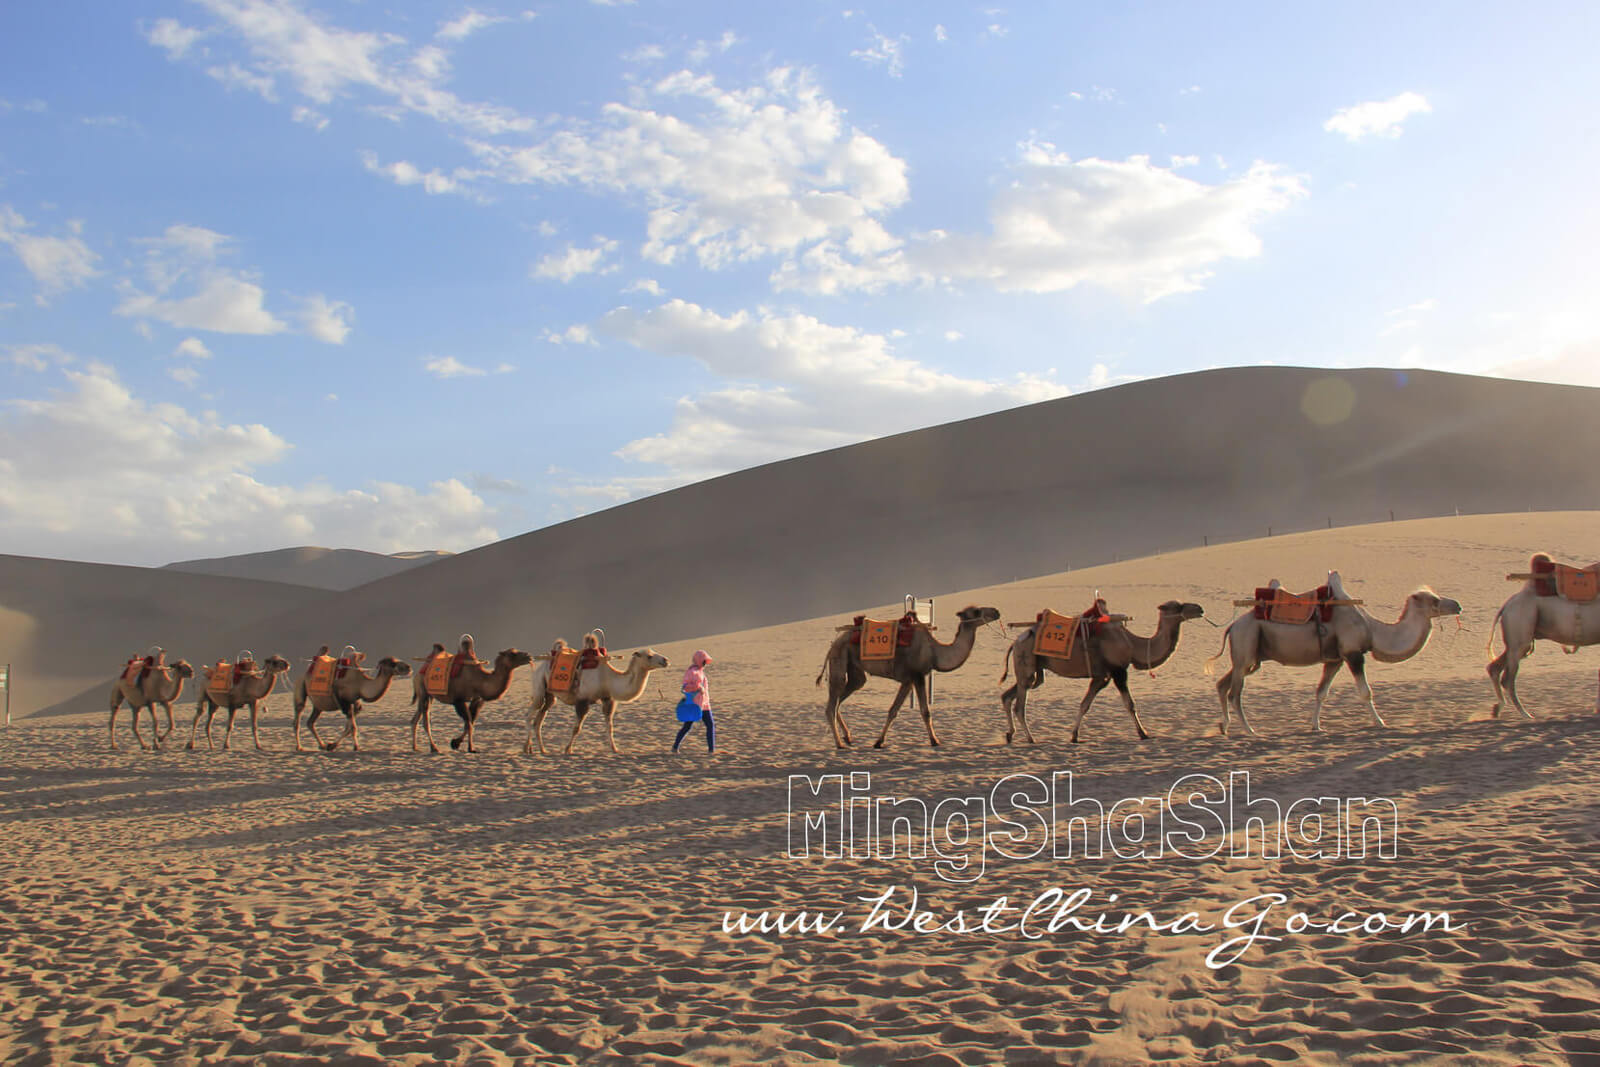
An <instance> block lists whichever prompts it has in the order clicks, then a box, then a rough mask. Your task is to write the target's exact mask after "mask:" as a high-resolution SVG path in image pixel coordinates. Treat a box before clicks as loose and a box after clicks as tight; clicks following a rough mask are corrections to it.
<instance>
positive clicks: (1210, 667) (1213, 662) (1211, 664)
mask: <svg viewBox="0 0 1600 1067" xmlns="http://www.w3.org/2000/svg"><path fill="white" fill-rule="evenodd" d="M1232 638H1233V625H1232V624H1231V623H1230V624H1229V626H1228V628H1227V629H1226V630H1224V631H1222V644H1221V645H1220V646H1219V647H1218V648H1217V654H1216V655H1215V656H1212V657H1211V658H1210V659H1208V660H1206V666H1205V671H1206V677H1207V678H1210V677H1211V676H1212V675H1214V674H1216V673H1217V660H1219V659H1221V658H1222V654H1223V653H1224V652H1226V651H1228V642H1229V641H1230V640H1231V639H1232Z"/></svg>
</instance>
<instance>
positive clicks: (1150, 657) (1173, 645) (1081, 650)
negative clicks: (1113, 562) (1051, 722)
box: [1000, 600, 1205, 745]
mask: <svg viewBox="0 0 1600 1067" xmlns="http://www.w3.org/2000/svg"><path fill="white" fill-rule="evenodd" d="M1156 613H1157V615H1158V616H1159V621H1158V622H1157V623H1156V632H1155V633H1153V634H1151V635H1150V636H1149V637H1140V636H1138V635H1137V634H1132V633H1129V632H1128V628H1127V626H1125V625H1123V624H1122V623H1121V622H1105V623H1100V624H1098V625H1099V629H1098V630H1097V631H1096V632H1095V633H1094V634H1093V636H1088V635H1085V634H1083V633H1082V632H1081V631H1080V633H1079V636H1078V639H1077V640H1076V641H1075V642H1074V643H1073V645H1072V649H1071V654H1070V655H1069V656H1067V657H1065V658H1063V657H1061V656H1042V655H1037V654H1036V653H1035V652H1034V631H1035V629H1036V627H1032V626H1030V627H1028V628H1027V629H1026V630H1023V631H1022V633H1021V634H1019V635H1017V638H1016V640H1014V641H1012V642H1011V648H1010V649H1008V650H1007V652H1006V659H1007V662H1008V664H1010V663H1014V664H1015V665H1016V668H1017V681H1016V683H1015V684H1013V685H1012V686H1011V687H1010V688H1008V689H1007V690H1006V691H1005V692H1003V693H1001V694H1000V706H1001V707H1003V708H1005V712H1006V744H1008V745H1009V744H1010V743H1011V738H1012V736H1013V735H1014V734H1015V733H1016V728H1017V726H1019V725H1020V726H1021V727H1022V736H1023V737H1025V738H1027V739H1028V744H1030V745H1031V744H1033V743H1034V741H1033V731H1032V730H1030V729H1029V728H1028V691H1029V690H1032V689H1037V688H1039V687H1040V686H1041V685H1043V684H1044V675H1045V672H1046V671H1049V672H1051V673H1052V674H1059V675H1061V677H1063V678H1087V679H1089V689H1088V691H1087V692H1085V693H1084V695H1083V701H1082V702H1081V703H1080V704H1079V705H1078V718H1077V719H1076V721H1074V722H1073V724H1072V743H1073V744H1077V743H1078V730H1079V728H1080V727H1081V726H1082V725H1083V717H1084V716H1085V715H1086V714H1088V712H1089V706H1090V705H1091V704H1093V703H1094V698H1095V697H1096V696H1098V695H1099V694H1100V691H1101V690H1102V689H1104V688H1105V687H1106V686H1107V684H1113V683H1114V684H1115V685H1116V687H1117V692H1118V693H1119V694H1121V696H1122V703H1123V706H1124V707H1126V708H1127V709H1128V714H1129V715H1131V716H1132V717H1133V728H1134V729H1135V730H1138V731H1139V740H1141V741H1144V740H1147V739H1148V738H1149V737H1150V735H1149V734H1148V733H1146V732H1145V729H1144V723H1142V722H1140V721H1139V709H1138V708H1137V707H1135V706H1134V703H1133V694H1132V693H1130V692H1128V668H1129V667H1132V668H1133V669H1134V670H1139V671H1153V670H1155V669H1156V668H1157V667H1159V666H1161V665H1162V664H1163V663H1165V662H1167V660H1168V659H1169V658H1171V656H1172V653H1173V652H1174V651H1176V650H1177V648H1178V637H1179V634H1180V632H1181V629H1182V627H1183V624H1184V623H1186V622H1189V621H1190V620H1192V619H1200V618H1204V617H1205V609H1204V608H1202V607H1201V606H1200V605H1199V604H1186V603H1184V602H1182V601H1178V600H1169V601H1167V602H1166V603H1165V604H1162V605H1160V606H1159V607H1157V608H1156ZM1000 680H1001V681H1002V682H1004V681H1005V680H1006V676H1005V674H1004V673H1003V672H1002V673H1001V675H1000ZM1013 702H1014V703H1013ZM1013 715H1015V720H1016V721H1015V723H1013V721H1012V718H1013Z"/></svg>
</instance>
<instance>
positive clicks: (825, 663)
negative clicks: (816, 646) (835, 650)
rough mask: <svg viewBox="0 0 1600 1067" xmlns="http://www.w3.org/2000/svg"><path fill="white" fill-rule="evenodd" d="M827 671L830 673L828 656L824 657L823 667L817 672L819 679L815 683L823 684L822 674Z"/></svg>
mask: <svg viewBox="0 0 1600 1067" xmlns="http://www.w3.org/2000/svg"><path fill="white" fill-rule="evenodd" d="M827 673H828V660H827V657H823V660H822V669H821V670H820V671H818V672H817V680H816V682H815V683H813V684H815V685H821V684H822V676H823V675H825V674H827Z"/></svg>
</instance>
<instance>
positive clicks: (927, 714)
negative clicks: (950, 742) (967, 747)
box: [911, 677, 939, 748]
mask: <svg viewBox="0 0 1600 1067" xmlns="http://www.w3.org/2000/svg"><path fill="white" fill-rule="evenodd" d="M911 684H912V687H913V688H914V689H915V690H916V695H917V700H919V701H920V702H921V703H922V724H923V725H924V726H926V727H927V728H928V744H930V745H932V746H933V747H934V748H938V747H939V735H938V734H936V733H934V732H933V709H932V708H930V707H928V679H927V678H926V677H923V678H918V679H917V680H916V681H915V682H913V683H911Z"/></svg>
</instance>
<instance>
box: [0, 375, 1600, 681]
mask: <svg viewBox="0 0 1600 1067" xmlns="http://www.w3.org/2000/svg"><path fill="white" fill-rule="evenodd" d="M1597 407H1600V390H1596V389H1588V388H1582V387H1577V386H1558V385H1542V384H1534V383H1527V382H1516V381H1506V380H1500V379H1488V378H1477V377H1471V376H1465V375H1453V374H1442V373H1437V372H1427V371H1395V370H1340V371H1328V370H1314V369H1301V368H1287V367H1252V368H1236V369H1225V370H1213V371H1203V372H1198V373H1194V374H1186V375H1178V376H1174V377H1170V378H1162V379H1157V380H1153V381H1146V382H1137V383H1133V384H1130V385H1125V386H1119V387H1116V388H1110V389H1103V390H1098V391H1095V392H1090V393H1085V394H1081V395H1077V396H1071V397H1066V398H1063V399H1060V400H1054V401H1049V402H1046V403H1042V404H1035V405H1031V406H1028V407H1024V408H1017V409H1013V410H1009V411H1004V412H1000V413H997V414H994V415H987V416H983V417H981V418H974V419H968V420H965V421H962V422H957V423H951V424H948V425H944V426H938V427H934V428H931V429H926V430H918V431H914V432H911V433H904V434H899V435H897V436H894V437H888V438H882V439H879V440H875V441H869V442H865V443H863V444H859V445H852V446H849V447H846V448H840V449H835V450H832V451H828V452H822V453H818V454H815V455H810V456H804V457H801V458H798V459H792V460H786V461H783V462H780V463H773V464H768V465H766V466H762V467H756V468H752V469H750V470H746V471H741V472H738V473H735V474H730V475H727V476H724V477H721V478H716V479H712V480H710V481H706V482H701V483H697V484H695V485H690V486H686V487H684V488H681V489H676V490H673V491H671V492H666V493H661V494H658V495H655V496H652V497H647V498H645V499H642V500H638V501H634V502H631V503H628V504H624V505H621V506H619V507H615V508H611V509H609V510H607V511H603V512H599V513H597V514H593V515H588V516H584V517H582V518H579V519H574V520H572V521H570V522H565V523H562V524H560V525H557V526H552V527H548V528H546V529H542V530H536V531H534V532H532V533H527V534H523V535H522V536H519V537H514V538H510V539H508V540H505V541H501V542H498V543H496V544H493V545H489V546H486V547H484V548H480V549H476V550H474V551H471V552H466V553H462V554H460V555H456V556H451V557H448V558H445V559H442V560H440V561H438V562H434V563H430V564H428V565H427V566H423V567H418V568H415V569H412V570H409V571H406V572H404V573H400V574H395V575H391V576H389V577H386V578H381V579H379V580H377V581H373V582H370V583H368V584H366V585H363V586H361V587H359V588H356V589H353V590H350V591H348V592H344V593H335V594H328V595H323V596H318V595H316V594H310V595H309V596H308V594H307V593H306V591H305V590H295V591H293V592H292V593H283V592H281V591H274V592H273V593H272V594H271V595H268V594H267V593H266V592H265V591H261V590H254V589H245V588H243V587H240V588H239V589H237V590H235V591H234V592H233V593H231V594H230V596H231V600H232V605H231V606H232V610H228V611H225V612H214V614H213V617H217V616H218V615H220V616H222V617H225V618H227V619H229V620H232V621H234V622H235V623H236V625H234V626H233V627H232V628H231V629H224V630H223V631H221V632H220V633H218V634H216V635H215V636H213V637H208V638H207V641H208V642H209V643H206V644H205V645H204V647H205V648H207V649H209V648H211V647H212V646H213V645H216V646H219V647H221V648H230V647H235V646H242V647H250V648H253V649H255V650H256V651H257V652H261V653H265V652H268V651H276V652H282V653H283V654H284V655H287V656H290V657H291V658H292V657H299V656H308V655H310V653H311V652H312V651H313V650H315V649H316V647H317V646H318V645H320V644H323V643H343V642H345V641H352V642H356V643H358V644H361V645H362V646H363V647H364V648H366V649H368V650H370V651H372V652H375V653H377V654H396V655H411V656H414V655H419V654H421V653H422V652H423V651H424V650H425V649H426V648H427V647H428V646H429V644H430V643H431V642H433V641H447V642H453V640H454V639H455V637H456V635H457V634H459V633H461V632H463V631H469V632H471V633H473V634H474V635H475V637H476V638H477V641H478V647H479V649H480V650H482V651H485V652H492V651H493V650H495V649H499V648H503V647H506V646H508V645H516V646H518V647H523V648H528V649H530V650H533V651H538V650H540V649H541V648H543V647H545V646H547V645H548V644H549V642H550V641H551V640H552V639H553V638H555V637H556V636H566V637H567V638H568V639H569V640H574V639H576V638H577V637H578V636H579V635H581V634H582V633H583V632H584V631H585V630H587V629H589V628H590V627H593V626H601V627H604V628H605V629H606V631H607V635H608V639H609V643H610V645H611V646H612V647H614V648H627V647H631V646H635V645H639V644H643V643H647V642H648V643H655V644H660V643H665V642H670V641H674V640H680V639H688V638H692V637H695V636H697V635H704V634H712V633H727V632H730V631H736V630H744V629H749V628H752V627H758V626H766V625H773V624H777V623H782V622H788V621H792V620H797V619H807V618H813V617H816V616H820V615H826V614H829V613H839V614H844V613H846V612H849V611H852V610H858V609H860V608H862V607H864V606H868V605H874V604H884V603H893V602H895V601H897V600H898V599H899V598H900V596H901V595H902V594H904V593H907V592H916V593H919V594H923V595H926V594H930V593H939V592H941V591H949V590H956V589H971V588H977V587H981V586H985V585H992V584H996V583H999V582H1006V581H1010V580H1012V579H1013V578H1019V577H1029V576H1035V575H1043V574H1052V573H1056V572H1060V571H1063V570H1067V569H1069V568H1080V567H1085V566H1089V565H1092V564H1098V563H1104V562H1109V561H1110V560H1112V559H1113V557H1121V558H1124V559H1125V558H1129V557H1132V556H1138V555H1146V554H1150V553H1154V552H1160V551H1171V550H1175V549H1179V548H1188V547H1193V546H1198V545H1200V544H1201V543H1202V540H1203V539H1206V538H1209V539H1210V540H1211V541H1212V543H1216V542H1217V541H1218V540H1224V539H1227V540H1237V539H1243V538H1250V537H1259V536H1262V535H1264V534H1266V533H1267V531H1268V528H1269V527H1271V528H1272V529H1273V530H1274V531H1275V532H1283V531H1287V530H1303V529H1309V528H1316V527H1321V526H1324V525H1325V524H1326V523H1327V522H1328V521H1329V520H1330V519H1331V520H1332V522H1333V523H1334V524H1335V525H1353V524H1358V523H1366V522H1373V521H1378V520H1382V519H1387V518H1388V517H1389V512H1390V510H1391V509H1392V510H1393V511H1394V514H1395V516H1396V517H1399V518H1410V517H1419V516H1427V515H1441V514H1450V513H1452V512H1453V511H1454V510H1456V509H1459V510H1460V511H1461V512H1463V513H1487V512H1505V511H1520V510H1524V509H1528V508H1535V509H1540V510H1545V509H1549V510H1557V509H1575V510H1582V509H1590V508H1593V507H1594V506H1595V504H1596V501H1597V500H1600V468H1597V467H1596V466H1595V464H1594V457H1595V456H1596V455H1600V420H1596V419H1595V418H1594V413H1595V411H1596V410H1597ZM1550 427H1559V428H1560V432H1559V439H1560V442H1561V447H1560V448H1559V449H1557V450H1555V451H1553V452H1552V451H1551V450H1550V449H1549V448H1548V446H1547V444H1546V440H1547V438H1548V430H1549V428H1550ZM268 555H271V554H268ZM60 566H61V567H62V568H69V569H70V566H71V565H65V564H63V565H60ZM59 573H60V575H61V577H60V579H59V580H60V581H62V582H63V583H64V584H66V585H69V586H71V587H72V588H73V589H75V590H77V592H76V594H75V595H74V596H72V597H71V598H69V600H68V603H69V604H70V605H71V606H70V607H63V609H62V610H63V611H70V612H73V613H79V614H82V615H83V616H84V617H86V618H87V617H91V616H98V619H99V621H98V622H97V623H96V628H95V630H94V633H95V634H97V635H99V636H97V637H95V638H94V640H93V641H92V642H90V641H84V640H78V641H77V642H76V643H75V646H74V647H75V649H76V652H75V654H74V655H75V659H76V660H77V661H78V662H80V663H81V664H82V669H84V670H85V672H86V677H85V684H86V685H87V684H89V682H90V681H95V682H96V683H98V680H99V679H100V678H101V676H102V675H105V676H109V673H108V672H109V670H110V668H111V667H112V666H114V665H115V663H116V661H117V659H118V657H120V656H125V655H126V654H127V652H128V651H130V650H131V649H132V648H133V647H136V646H142V645H145V644H148V643H150V642H151V641H157V640H159V641H162V642H163V643H165V644H167V645H168V646H169V647H171V648H172V649H173V650H174V652H176V653H177V654H180V655H184V656H186V657H189V658H191V659H193V658H195V657H194V655H193V653H192V650H191V649H189V648H186V647H181V642H180V639H181V638H182V637H183V636H184V634H185V633H187V632H188V631H183V630H181V629H179V628H175V627H170V626H169V627H165V629H166V631H167V632H163V630H164V624H163V620H162V619H160V618H151V617H150V615H149V614H148V613H147V612H145V611H143V610H142V608H141V607H140V605H139V604H138V602H137V598H136V597H133V596H129V595H125V594H124V593H122V592H121V590H119V591H118V593H117V595H116V596H115V597H108V596H106V595H105V594H104V593H103V592H102V593H94V592H91V591H90V589H89V587H88V586H87V585H86V584H84V583H89V582H91V581H94V582H96V583H97V584H99V585H100V588H102V589H103V588H104V585H103V584H101V582H100V580H99V579H91V578H89V577H87V576H85V577H83V578H82V580H81V583H80V579H79V578H77V577H73V576H70V575H69V570H61V571H60V572H59ZM151 573H160V572H151ZM85 575H87V572H85ZM1287 577H1288V576H1286V579H1287ZM113 584H114V583H113ZM6 596H7V600H6V601H4V606H5V607H6V608H11V607H13V606H14V605H13V604H12V603H11V600H10V599H9V598H10V593H9V592H7V594H6ZM1069 607H1070V605H1069ZM53 625H55V626H56V627H57V631H56V632H60V633H69V632H73V631H74V630H75V629H76V627H75V626H74V625H73V624H70V623H66V622H59V621H58V622H55V623H53ZM206 654H209V653H206ZM20 673H21V670H20V669H19V674H20ZM100 699H101V698H100V696H99V695H98V693H93V694H86V695H85V696H83V697H79V698H74V699H73V700H70V701H67V702H65V703H63V704H60V705H57V706H56V707H55V708H54V709H52V710H57V711H63V712H65V711H83V710H89V709H90V708H92V707H93V706H94V705H95V703H96V702H97V701H99V700H100Z"/></svg>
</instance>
